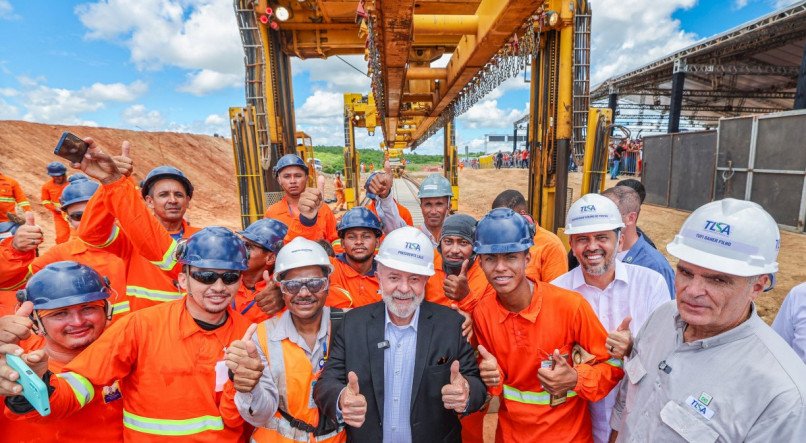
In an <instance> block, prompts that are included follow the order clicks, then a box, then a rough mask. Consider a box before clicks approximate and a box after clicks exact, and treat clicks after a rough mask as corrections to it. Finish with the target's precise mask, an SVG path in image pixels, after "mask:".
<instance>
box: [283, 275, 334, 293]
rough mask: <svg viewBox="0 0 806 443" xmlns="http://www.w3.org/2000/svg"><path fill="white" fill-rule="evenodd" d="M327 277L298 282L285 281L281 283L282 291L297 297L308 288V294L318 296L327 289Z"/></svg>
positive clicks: (301, 279)
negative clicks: (318, 293)
mask: <svg viewBox="0 0 806 443" xmlns="http://www.w3.org/2000/svg"><path fill="white" fill-rule="evenodd" d="M327 283H328V282H327V277H313V278H300V279H296V280H283V281H281V282H280V290H282V291H283V292H285V293H286V294H291V295H297V294H299V291H301V290H302V288H303V287H305V288H308V292H310V293H311V294H316V293H317V292H319V291H322V290H325V289H327Z"/></svg>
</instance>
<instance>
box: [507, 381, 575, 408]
mask: <svg viewBox="0 0 806 443" xmlns="http://www.w3.org/2000/svg"><path fill="white" fill-rule="evenodd" d="M576 396H577V393H576V392H574V391H568V393H567V394H566V397H576ZM549 397H550V394H549V393H548V392H546V391H540V392H531V391H519V390H517V389H515V388H513V387H512V386H507V385H504V398H505V399H507V400H512V401H516V402H518V403H525V404H528V405H548V404H549V400H550V398H549Z"/></svg>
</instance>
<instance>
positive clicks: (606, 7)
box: [591, 0, 697, 87]
mask: <svg viewBox="0 0 806 443" xmlns="http://www.w3.org/2000/svg"><path fill="white" fill-rule="evenodd" d="M591 3H592V8H593V24H592V36H593V41H592V50H591V65H592V69H591V87H593V86H595V85H597V84H598V83H600V82H602V81H604V80H606V79H607V78H610V77H612V76H614V75H618V74H621V73H624V72H627V71H630V70H632V69H635V68H637V67H639V66H642V65H644V64H646V63H649V62H651V61H653V60H655V59H658V58H661V57H663V56H665V55H668V54H670V53H672V52H673V51H675V50H678V49H681V48H683V47H685V46H688V45H690V44H692V43H694V42H695V41H696V40H697V36H696V35H695V34H692V33H689V32H685V31H684V30H683V29H682V28H681V26H680V21H679V20H675V19H673V18H672V13H674V12H675V11H676V10H678V9H689V8H691V7H693V6H694V5H695V4H696V3H697V0H656V1H654V2H652V5H651V6H648V5H647V3H646V1H645V0H592V2H591Z"/></svg>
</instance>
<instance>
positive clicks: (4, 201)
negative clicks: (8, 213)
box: [0, 197, 17, 203]
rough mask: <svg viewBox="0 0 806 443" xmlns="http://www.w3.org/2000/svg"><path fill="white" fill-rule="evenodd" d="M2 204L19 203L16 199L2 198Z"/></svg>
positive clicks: (0, 200) (0, 198)
mask: <svg viewBox="0 0 806 443" xmlns="http://www.w3.org/2000/svg"><path fill="white" fill-rule="evenodd" d="M0 203H17V200H14V197H0Z"/></svg>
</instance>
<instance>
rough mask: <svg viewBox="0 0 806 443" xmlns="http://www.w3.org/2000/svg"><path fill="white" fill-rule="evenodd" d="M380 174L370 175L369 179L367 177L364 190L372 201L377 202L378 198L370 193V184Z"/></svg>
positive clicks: (376, 172)
mask: <svg viewBox="0 0 806 443" xmlns="http://www.w3.org/2000/svg"><path fill="white" fill-rule="evenodd" d="M379 172H380V171H375V172H373V173H372V174H369V177H367V181H365V182H364V189H365V190H366V191H367V198H369V199H371V200H375V197H377V195H375V194H373V193H372V192H369V182H371V181H372V179H373V178H374V177H375V175H377V174H378V173H379ZM345 215H346V214H345Z"/></svg>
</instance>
